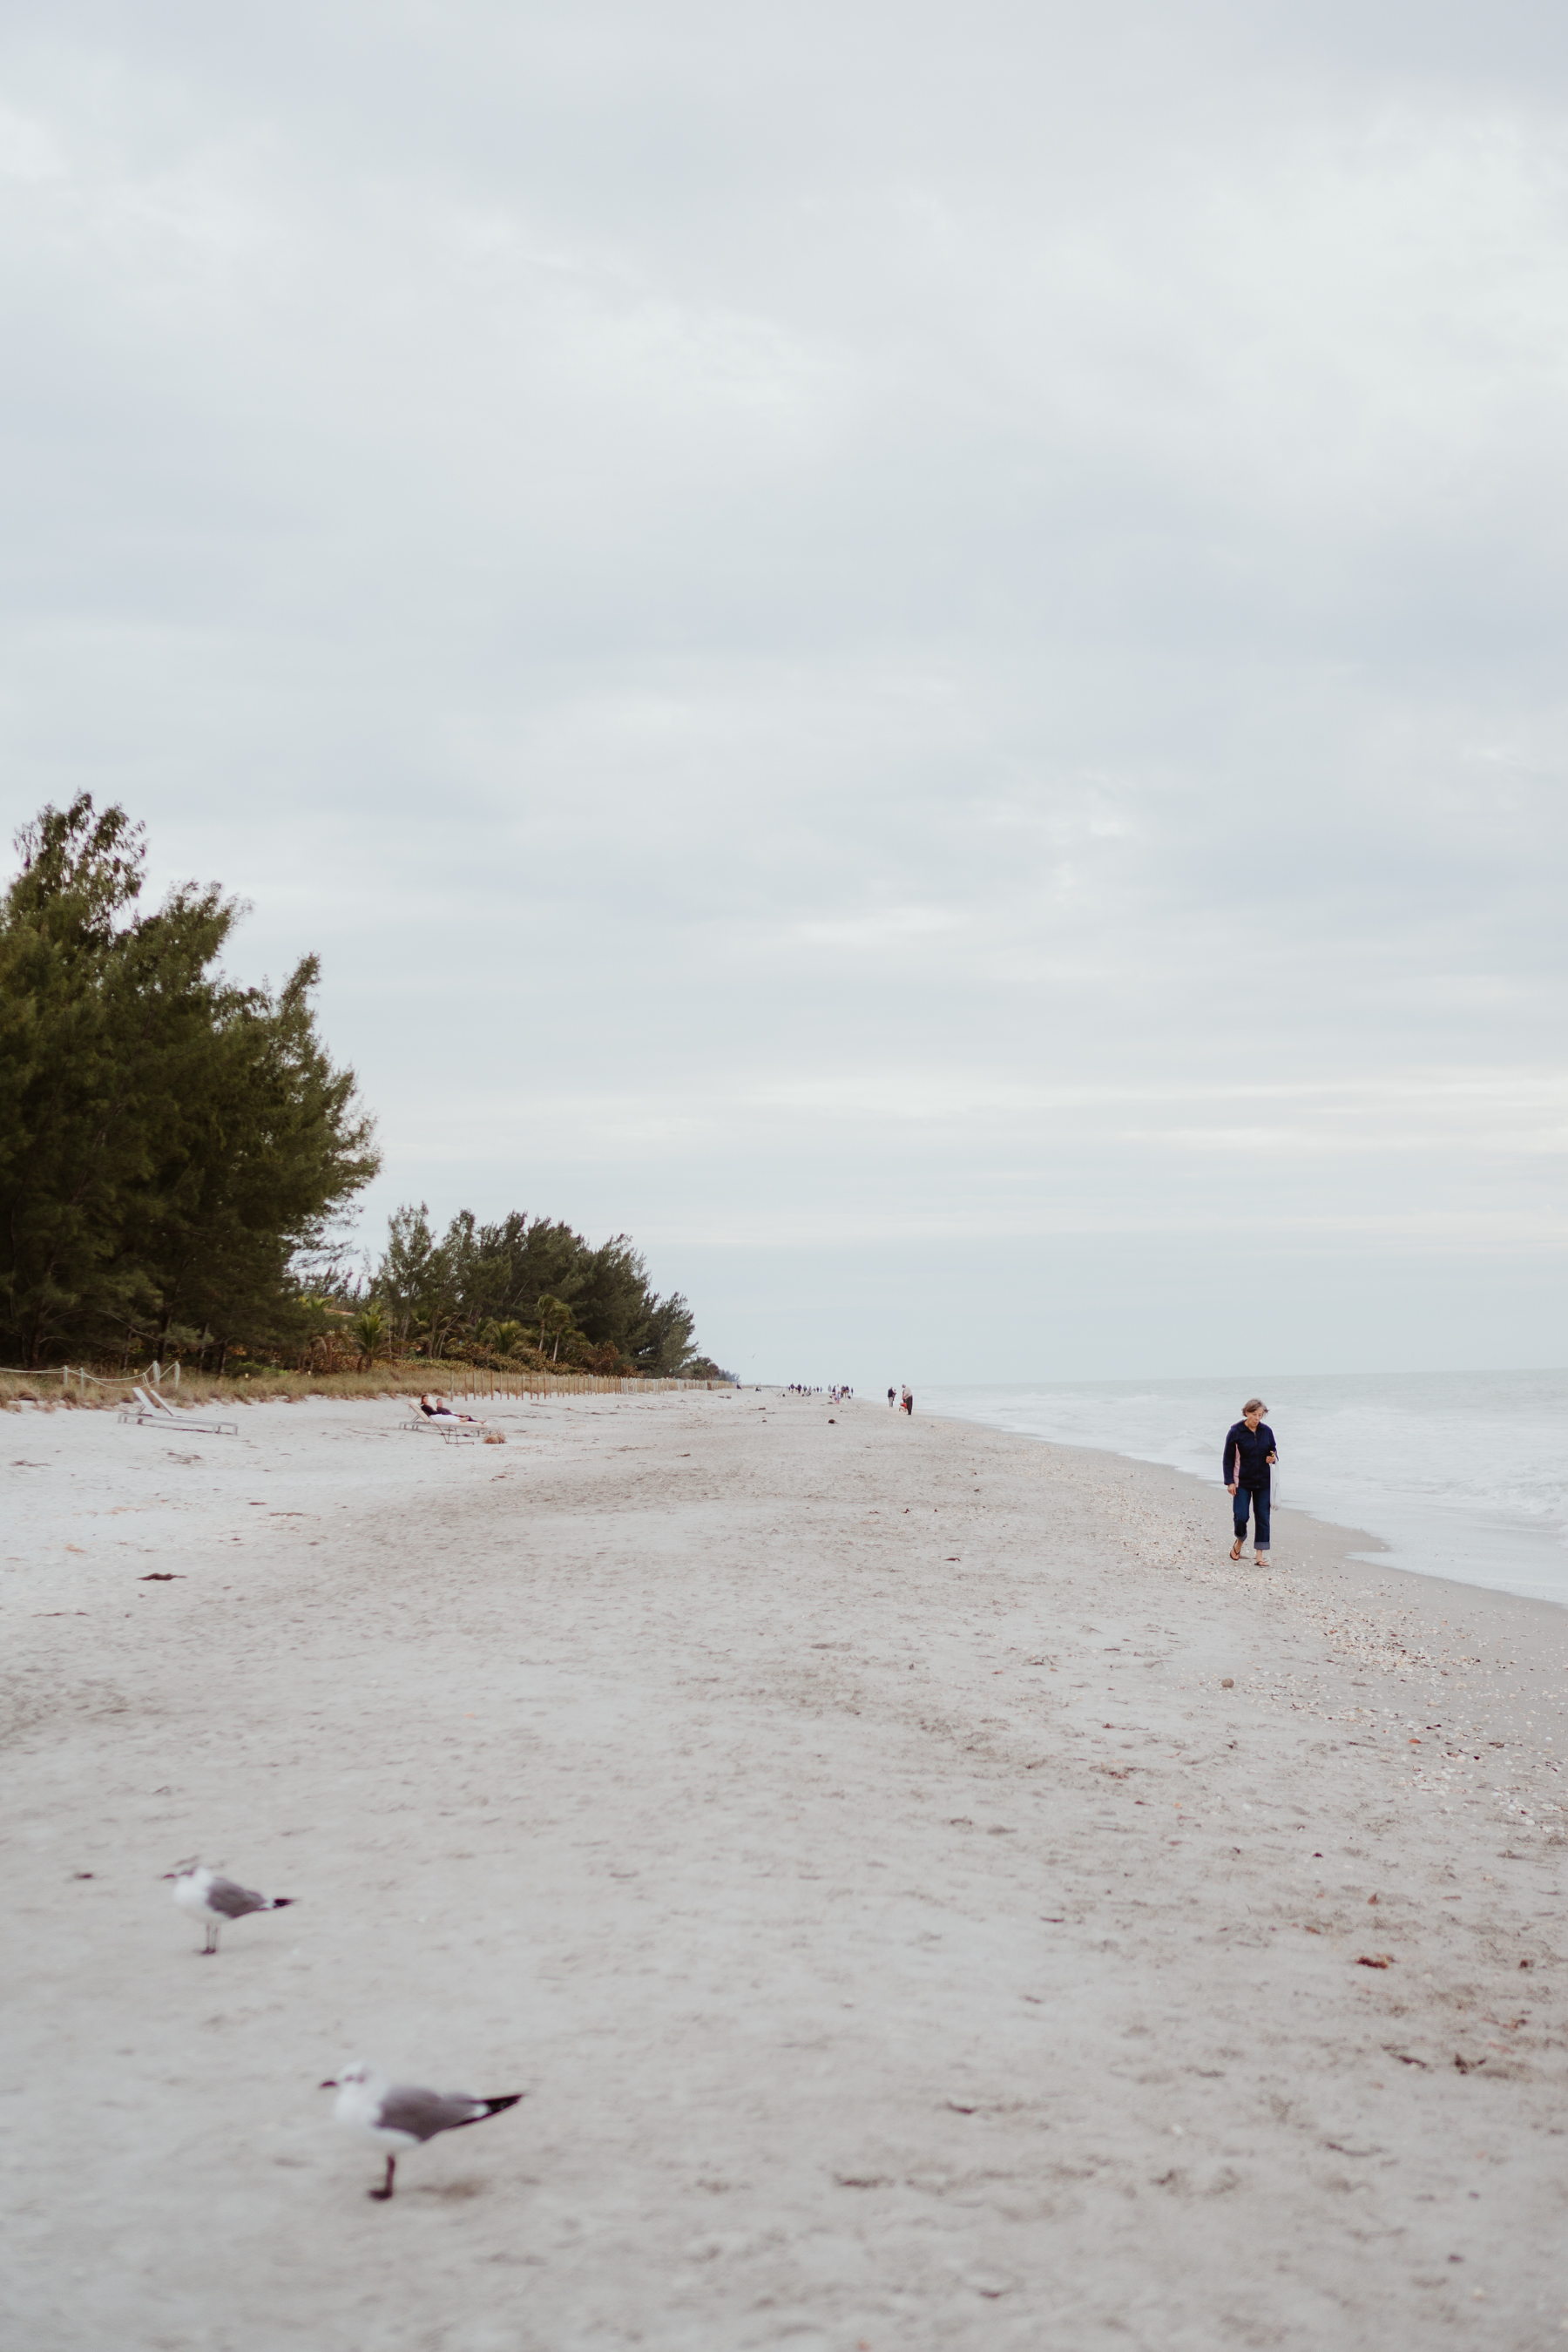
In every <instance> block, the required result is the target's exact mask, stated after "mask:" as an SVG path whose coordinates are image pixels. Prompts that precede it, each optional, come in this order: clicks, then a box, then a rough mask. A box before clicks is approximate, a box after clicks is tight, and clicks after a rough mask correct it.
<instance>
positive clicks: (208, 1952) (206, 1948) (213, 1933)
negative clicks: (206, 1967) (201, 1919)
mask: <svg viewBox="0 0 1568 2352" xmlns="http://www.w3.org/2000/svg"><path fill="white" fill-rule="evenodd" d="M216 1949H217V1929H216V1927H215V1926H214V1924H213V1922H212V1921H211V1920H210V1919H209V1920H208V1921H207V1939H206V1942H205V1944H204V1945H203V1947H202V1958H203V1959H204V1960H210V1959H211V1958H212V1956H213V1954H214V1953H215V1952H216Z"/></svg>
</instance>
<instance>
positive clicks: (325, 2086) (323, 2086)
mask: <svg viewBox="0 0 1568 2352" xmlns="http://www.w3.org/2000/svg"><path fill="white" fill-rule="evenodd" d="M337 2087H338V2086H337V2084H336V2083H335V2082H331V2083H318V2084H317V2085H316V2088H317V2090H318V2091H335V2090H336V2089H337Z"/></svg>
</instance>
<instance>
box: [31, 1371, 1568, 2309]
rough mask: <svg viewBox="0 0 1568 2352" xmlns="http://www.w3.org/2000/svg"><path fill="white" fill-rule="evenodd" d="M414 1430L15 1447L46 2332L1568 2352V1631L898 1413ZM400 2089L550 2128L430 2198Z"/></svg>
mask: <svg viewBox="0 0 1568 2352" xmlns="http://www.w3.org/2000/svg"><path fill="white" fill-rule="evenodd" d="M404 1417H405V1408H404V1407H403V1406H402V1405H401V1404H397V1403H394V1402H384V1403H346V1402H309V1403H300V1404H282V1403H277V1404H268V1405H258V1406H255V1407H251V1408H249V1409H245V1410H242V1411H241V1413H240V1416H239V1420H240V1427H239V1434H238V1435H237V1437H233V1438H225V1437H212V1436H204V1435H200V1434H197V1433H191V1434H190V1435H189V1436H187V1435H186V1434H185V1433H184V1432H183V1431H177V1432H174V1433H164V1432H163V1431H161V1430H158V1429H152V1428H137V1427H127V1426H121V1424H120V1423H117V1422H116V1420H115V1419H114V1418H113V1416H112V1415H111V1414H109V1413H103V1412H100V1413H93V1412H64V1411H56V1412H46V1411H42V1410H20V1411H13V1412H8V1413H7V1414H6V1415H5V1420H4V1433H5V1445H4V1448H3V1452H4V1456H5V1461H4V1465H3V1468H0V1475H3V1478H4V1485H5V1529H4V1536H3V1538H0V1566H3V1577H0V1606H3V1608H4V1612H5V1699H6V1702H7V1708H8V1717H9V1729H8V1739H7V1745H6V1749H5V1757H6V1771H5V1784H6V1790H7V1803H6V1806H5V1830H4V1835H5V1878H6V1901H5V1906H4V1937H5V1979H6V1984H7V1988H8V1992H9V2000H8V2004H7V2007H8V2017H9V2032H8V2034H7V2038H6V2055H5V2068H4V2076H3V2080H4V2089H5V2114H6V2120H7V2124H8V2126H9V2127H8V2129H7V2131H6V2134H5V2154H4V2161H5V2170H6V2202H7V2205H8V2208H9V2211H10V2214H11V2221H10V2227H9V2231H8V2260H7V2263H6V2265H5V2269H6V2273H7V2276H6V2280H5V2285H4V2288H3V2289H0V2294H3V2296H4V2301H5V2308H6V2309H7V2310H8V2312H9V2315H10V2316H9V2322H8V2327H7V2341H8V2342H10V2343H12V2344H14V2345H16V2346H17V2347H26V2352H105V2348H106V2347H115V2352H142V2347H145V2352H279V2347H286V2346H294V2345H298V2346H300V2347H301V2352H305V2347H309V2352H576V2347H614V2346H619V2345H634V2344H635V2345H640V2346H645V2347H656V2348H657V2352H740V2347H772V2346H775V2345H776V2346H786V2345H787V2346H788V2347H791V2352H895V2347H925V2346H943V2347H946V2346H952V2347H973V2352H982V2347H984V2352H993V2347H1011V2346H1016V2347H1037V2346H1040V2345H1047V2344H1051V2345H1060V2346H1063V2347H1071V2352H1086V2348H1087V2347H1100V2346H1104V2347H1112V2346H1114V2347H1138V2348H1139V2352H1177V2347H1180V2352H1213V2347H1223V2346H1229V2345H1237V2346H1254V2345H1258V2346H1264V2345H1267V2346H1282V2347H1325V2352H1326V2347H1335V2348H1336V2352H1351V2347H1379V2352H1388V2347H1406V2346H1413V2345H1415V2344H1418V2343H1422V2342H1425V2341H1426V2340H1428V2338H1429V2337H1431V2336H1436V2340H1438V2341H1452V2342H1453V2343H1455V2344H1456V2345H1458V2344H1463V2345H1467V2346H1468V2345H1478V2346H1486V2347H1535V2346H1546V2345H1548V2344H1552V2345H1555V2344H1559V2343H1562V2342H1563V2341H1564V2340H1568V2260H1565V2254H1564V2247H1565V2224H1568V2105H1565V2100H1564V2089H1565V2085H1568V2038H1565V2029H1568V2004H1565V2001H1564V1972H1563V1959H1562V1957H1561V1955H1562V1952H1563V1947H1564V1938H1565V1936H1568V1927H1565V1925H1564V1916H1565V1912H1568V1895H1565V1891H1564V1890H1565V1884H1568V1882H1565V1877H1564V1874H1565V1872H1568V1834H1565V1832H1564V1828H1563V1822H1564V1814H1563V1803H1564V1794H1563V1780H1562V1777H1561V1771H1562V1763H1561V1759H1562V1756H1563V1747H1564V1741H1565V1738H1568V1724H1565V1720H1564V1715H1563V1707H1564V1703H1565V1698H1568V1612H1557V1611H1553V1610H1552V1609H1551V1608H1549V1607H1547V1606H1544V1605H1542V1604H1539V1603H1532V1602H1527V1601H1510V1600H1509V1599H1508V1598H1507V1597H1506V1596H1500V1595H1496V1594H1485V1593H1481V1592H1479V1591H1470V1590H1468V1589H1466V1588H1463V1587H1458V1586H1455V1585H1451V1584H1444V1583H1441V1582H1438V1581H1436V1580H1425V1579H1421V1578H1416V1577H1411V1576H1405V1575H1401V1574H1397V1573H1395V1572H1394V1571H1392V1570H1379V1569H1377V1568H1376V1567H1370V1568H1369V1567H1366V1566H1364V1565H1357V1564H1355V1563H1353V1562H1350V1561H1348V1560H1347V1559H1345V1557H1344V1555H1345V1551H1346V1549H1347V1547H1350V1546H1351V1545H1352V1541H1353V1544H1354V1547H1355V1548H1357V1549H1365V1548H1366V1540H1367V1539H1366V1538H1364V1537H1360V1538H1352V1537H1351V1536H1350V1535H1348V1534H1347V1533H1345V1532H1344V1531H1341V1530H1334V1529H1330V1528H1321V1527H1318V1526H1315V1525H1314V1524H1313V1523H1311V1522H1310V1521H1308V1520H1306V1519H1304V1518H1301V1517H1299V1516H1297V1515H1294V1514H1291V1513H1289V1512H1287V1513H1284V1514H1282V1515H1281V1519H1280V1523H1279V1529H1278V1532H1277V1549H1276V1553H1275V1564H1274V1567H1273V1569H1272V1570H1268V1571H1260V1570H1258V1569H1257V1568H1255V1567H1254V1566H1252V1565H1251V1564H1250V1562H1247V1563H1245V1564H1244V1565H1242V1566H1240V1567H1232V1566H1231V1565H1230V1564H1229V1563H1228V1562H1227V1560H1226V1549H1227V1547H1228V1540H1229V1534H1228V1525H1227V1514H1226V1501H1225V1497H1224V1496H1223V1494H1221V1493H1220V1492H1219V1491H1218V1490H1217V1488H1214V1489H1205V1488H1204V1487H1203V1486H1200V1485H1199V1483H1198V1482H1196V1481H1195V1480H1193V1479H1190V1478H1187V1477H1184V1476H1183V1475H1180V1474H1177V1473H1174V1472H1165V1471H1161V1470H1154V1469H1146V1468H1143V1467H1141V1466H1139V1465H1133V1464H1130V1463H1124V1462H1121V1461H1118V1460H1116V1459H1114V1458H1112V1457H1109V1456H1106V1455H1101V1454H1095V1455H1090V1454H1084V1453H1081V1452H1076V1451H1073V1450H1071V1449H1066V1448H1055V1447H1050V1446H1046V1445H1043V1444H1034V1443H1030V1442H1028V1441H1026V1440H1024V1439H1020V1438H1015V1437H1009V1436H1005V1435H1002V1434H998V1433H994V1432H990V1431H987V1430H985V1429H983V1428H978V1427H973V1426H966V1425H963V1424H960V1423H943V1422H937V1421H934V1420H931V1419H927V1418H924V1417H922V1416H921V1415H920V1414H919V1413H918V1412H917V1415H916V1417H915V1419H914V1420H913V1421H912V1423H911V1422H907V1421H905V1420H904V1419H903V1417H902V1416H894V1415H893V1414H891V1413H889V1412H888V1411H887V1409H886V1408H885V1406H882V1405H880V1404H876V1405H861V1404H857V1405H853V1406H849V1407H834V1406H832V1405H830V1404H828V1403H826V1401H824V1400H823V1399H820V1398H815V1399H795V1398H786V1399H780V1398H779V1397H778V1396H777V1394H776V1392H764V1393H763V1394H761V1395H759V1394H757V1393H754V1392H752V1391H742V1392H740V1393H738V1394H733V1393H731V1394H722V1395H720V1394H715V1395H711V1396H707V1395H692V1396H668V1397H651V1398H646V1399H645V1398H635V1397H634V1398H626V1399H616V1398H602V1399H583V1400H578V1401H574V1402H570V1403H568V1402H563V1401H559V1400H557V1401H552V1402H550V1403H548V1404H539V1405H534V1406H529V1407H525V1406H521V1405H518V1406H512V1407H510V1408H503V1409H500V1410H499V1411H498V1412H496V1413H495V1415H494V1418H495V1419H496V1421H497V1423H498V1424H499V1425H500V1426H501V1427H502V1428H504V1429H505V1431H506V1433H507V1436H508V1444H506V1446H505V1447H504V1448H500V1447H494V1446H479V1445H476V1446H472V1447H466V1448H459V1447H456V1446H447V1445H446V1444H442V1443H440V1442H439V1441H438V1440H437V1439H435V1438H432V1437H430V1436H429V1435H428V1434H420V1433H416V1434H412V1435H407V1434H401V1433H395V1421H396V1420H398V1419H400V1418H404ZM153 1579H156V1580H153ZM192 1854H200V1855H201V1856H202V1857H203V1859H204V1860H206V1861H210V1862H213V1863H216V1864H220V1865H222V1866H224V1867H226V1869H228V1870H229V1871H230V1872H231V1873H232V1874H234V1875H236V1876H237V1877H238V1878H240V1879H242V1880H243V1881H244V1882H245V1883H246V1884H247V1885H253V1886H257V1887H260V1888H262V1889H264V1890H266V1891H267V1892H268V1893H271V1894H278V1895H289V1896H292V1897H293V1898H295V1906H296V1907H294V1908H292V1909H289V1910H287V1911H284V1912H280V1913H277V1914H271V1915H268V1916H259V1917H255V1918H249V1919H245V1920H241V1921H239V1922H237V1923H236V1924H235V1925H233V1926H232V1927H228V1928H226V1930H225V1933H224V1937H223V1948H222V1950H221V1951H220V1953H219V1954H218V1956H217V1957H216V1958H214V1959H205V1958H201V1957H199V1948H200V1944H201V1940H202V1937H201V1931H200V1929H199V1927H196V1926H195V1923H194V1922H193V1921H192V1920H191V1919H190V1918H189V1917H188V1916H184V1915H183V1914H182V1913H181V1912H180V1911H178V1910H177V1909H176V1908H175V1906H174V1904H173V1903H172V1902H171V1901H170V1899H169V1895H170V1890H169V1888H168V1887H167V1886H166V1885H163V1884H161V1883H160V1874H161V1873H163V1872H164V1871H167V1870H168V1869H170V1868H171V1866H172V1865H173V1864H174V1863H176V1862H178V1861H180V1860H182V1859H184V1858H185V1857H187V1856H189V1855H192ZM1363 1961H1364V1962H1371V1963H1373V1965H1363ZM354 2056H361V2057H364V2058H368V2059H371V2060H373V2061H374V2062H375V2063H377V2064H378V2065H380V2066H382V2067H384V2068H385V2069H386V2070H387V2071H388V2072H389V2073H390V2074H393V2075H394V2076H395V2077H396V2078H398V2079H400V2080H405V2081H412V2082H416V2083H423V2084H431V2085H434V2086H435V2087H437V2088H439V2089H447V2090H467V2091H471V2092H475V2093H478V2094H482V2095H500V2094H503V2093H510V2092H519V2091H521V2092H526V2093H527V2096H526V2098H525V2099H524V2101H523V2103H522V2104H521V2105H520V2106H518V2107H515V2108H513V2109H512V2110H511V2111H510V2113H508V2114H505V2115H502V2116H498V2117H496V2118H495V2119H494V2120H491V2121H488V2122H485V2123H483V2124H480V2125H479V2126H475V2127H474V2128H471V2129H468V2130H463V2131H458V2132H454V2133H452V2134H450V2135H448V2136H447V2137H442V2138H441V2139H438V2140H437V2141H435V2142H433V2143H432V2144H431V2145H430V2146H429V2147H426V2148H425V2149H423V2150H421V2151H418V2152H416V2153H415V2154H413V2155H411V2156H409V2157H408V2158H406V2159H405V2161H404V2162H403V2163H402V2164H401V2165H400V2168H399V2179H398V2193H397V2195H396V2197H395V2200H394V2201H393V2202H392V2203H390V2204H387V2205H376V2204H373V2203H371V2202H370V2201H369V2200H368V2199H367V2196H366V2191H367V2190H368V2189H370V2188H371V2187H372V2186H373V2185H374V2182H375V2181H376V2180H377V2179H379V2177H380V2170H381V2166H380V2162H379V2159H378V2158H377V2157H376V2156H375V2154H374V2151H373V2150H372V2149H370V2148H369V2147H365V2146H362V2145H357V2144H356V2143H355V2142H354V2141H353V2139H351V2138H349V2137H346V2136H344V2135H342V2134H340V2133H338V2132H337V2131H335V2130H334V2128H333V2126H332V2122H331V2112H330V2111H331V2093H330V2092H322V2091H319V2090H318V2089H317V2088H316V2085H317V2084H318V2083H320V2082H321V2080H322V2078H323V2077H326V2076H329V2075H331V2074H335V2073H336V2072H337V2070H338V2068H339V2066H340V2065H341V2064H342V2063H343V2062H345V2061H347V2060H349V2059H351V2058H353V2057H354Z"/></svg>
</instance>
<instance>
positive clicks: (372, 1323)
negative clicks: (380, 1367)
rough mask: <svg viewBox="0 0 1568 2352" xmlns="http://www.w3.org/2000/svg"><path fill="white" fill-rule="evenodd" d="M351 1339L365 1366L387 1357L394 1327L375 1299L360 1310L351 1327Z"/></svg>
mask: <svg viewBox="0 0 1568 2352" xmlns="http://www.w3.org/2000/svg"><path fill="white" fill-rule="evenodd" d="M349 1337H350V1339H352V1340H353V1343H354V1345H355V1347H356V1348H357V1349H359V1351H360V1355H361V1358H362V1359H363V1361H364V1363H365V1364H367V1365H370V1364H374V1362H375V1360H376V1359H377V1358H378V1357H380V1356H384V1355H385V1353H386V1350H387V1346H388V1343H389V1342H390V1340H391V1338H392V1327H391V1325H390V1324H389V1323H388V1322H387V1319H386V1316H385V1314H384V1311H383V1309H382V1307H381V1306H380V1305H379V1303H378V1302H377V1301H376V1300H375V1299H374V1298H373V1299H372V1300H371V1302H370V1305H369V1306H368V1307H361V1308H360V1311H359V1313H358V1314H357V1315H356V1316H355V1317H354V1318H353V1321H352V1322H351V1323H350V1325H349Z"/></svg>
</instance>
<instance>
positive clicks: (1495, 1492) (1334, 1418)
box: [918, 1371, 1568, 1606]
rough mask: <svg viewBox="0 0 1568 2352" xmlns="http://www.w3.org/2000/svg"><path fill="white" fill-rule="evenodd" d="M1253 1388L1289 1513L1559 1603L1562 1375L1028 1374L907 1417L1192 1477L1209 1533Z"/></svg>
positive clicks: (1566, 1506) (1564, 1525) (949, 1397)
mask: <svg viewBox="0 0 1568 2352" xmlns="http://www.w3.org/2000/svg"><path fill="white" fill-rule="evenodd" d="M1254 1394H1257V1395H1260V1396H1262V1397H1265V1398H1266V1399H1267V1400H1268V1420H1269V1425H1270V1427H1271V1428H1272V1429H1273V1430H1274V1432H1275V1434H1276V1435H1277V1437H1278V1439H1279V1455H1280V1464H1279V1469H1280V1500H1281V1501H1282V1502H1283V1503H1284V1504H1285V1505H1286V1506H1287V1507H1289V1506H1290V1505H1295V1506H1297V1507H1299V1508H1300V1509H1302V1510H1307V1511H1310V1512H1312V1513H1314V1514H1315V1515H1316V1516H1317V1517H1320V1518H1324V1519H1333V1520H1336V1521H1338V1522H1339V1523H1340V1524H1341V1525H1343V1526H1347V1527H1353V1528H1365V1529H1366V1530H1367V1532H1368V1533H1369V1534H1371V1535H1374V1536H1376V1537H1378V1538H1381V1540H1382V1541H1383V1542H1384V1543H1385V1544H1386V1545H1387V1546H1388V1547H1389V1553H1390V1555H1391V1556H1392V1557H1393V1559H1394V1561H1395V1562H1396V1563H1397V1565H1398V1566H1399V1567H1401V1568H1409V1569H1416V1570H1423V1571H1425V1572H1426V1573H1427V1574H1429V1575H1434V1576H1450V1577H1456V1578H1458V1579H1459V1580H1462V1581H1464V1582H1466V1583H1469V1584H1481V1585H1487V1586H1489V1587H1491V1588H1493V1589H1495V1590H1499V1591H1506V1592H1521V1593H1527V1594H1529V1595H1531V1597H1533V1598H1536V1599H1540V1600H1547V1601H1559V1602H1561V1603H1563V1605H1565V1606H1568V1371H1549V1372H1427V1373H1421V1374H1416V1375H1411V1376H1408V1377H1405V1376H1401V1377H1398V1378H1394V1377H1390V1378H1386V1379H1385V1378H1381V1377H1375V1376H1372V1375H1349V1374H1347V1375H1343V1376H1331V1375H1327V1374H1321V1375H1317V1376H1302V1377H1298V1378H1293V1379H1277V1378H1274V1377H1273V1376H1268V1377H1263V1376H1255V1377H1249V1378H1247V1379H1244V1380H1235V1381H1212V1380H1204V1381H1079V1382H1077V1383H1071V1384H1069V1383H1066V1382H1058V1381H1042V1382H1041V1383H1040V1384H1039V1385H1038V1386H1037V1387H1007V1388H946V1389H926V1390H923V1391H921V1396H920V1398H919V1400H918V1409H919V1410H921V1411H923V1412H939V1413H946V1414H952V1416H954V1417H955V1418H958V1419H963V1420H969V1421H982V1422H986V1423H990V1424H991V1426H992V1427H994V1428H997V1429H1011V1430H1016V1431H1018V1432H1020V1433H1023V1434H1026V1435H1028V1436H1033V1437H1047V1438H1054V1439H1056V1440H1057V1441H1058V1443H1060V1444H1068V1445H1092V1446H1100V1447H1103V1448H1105V1449H1107V1450H1109V1451H1110V1452H1113V1453H1117V1454H1131V1455H1132V1456H1133V1458H1134V1459H1135V1460H1138V1461H1141V1462H1164V1463H1169V1464H1170V1465H1173V1467H1174V1468H1177V1469H1181V1470H1192V1471H1195V1472H1196V1473H1197V1474H1198V1475H1199V1476H1200V1477H1204V1478H1206V1479H1208V1480H1210V1481H1211V1482H1212V1484H1213V1486H1214V1487H1215V1521H1216V1525H1217V1526H1219V1527H1220V1528H1222V1529H1223V1527H1224V1523H1225V1514H1226V1496H1225V1494H1224V1490H1223V1489H1222V1488H1221V1486H1220V1479H1219V1469H1220V1449H1221V1446H1222V1445H1223V1444H1224V1441H1225V1433H1226V1430H1227V1429H1228V1428H1229V1426H1230V1424H1231V1423H1232V1422H1233V1421H1235V1420H1236V1419H1237V1416H1238V1414H1239V1412H1240V1410H1241V1406H1242V1404H1243V1402H1245V1400H1246V1399H1247V1397H1248V1396H1251V1395H1254ZM1384 1556H1389V1555H1384Z"/></svg>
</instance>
